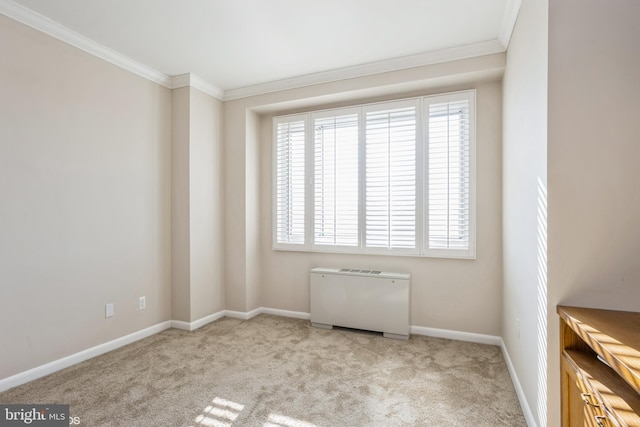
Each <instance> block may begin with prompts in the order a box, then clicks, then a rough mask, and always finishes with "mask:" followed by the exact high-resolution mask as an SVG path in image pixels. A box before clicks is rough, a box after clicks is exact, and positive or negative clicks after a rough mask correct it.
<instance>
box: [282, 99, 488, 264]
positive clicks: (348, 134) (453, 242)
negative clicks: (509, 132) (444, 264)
mask: <svg viewBox="0 0 640 427" xmlns="http://www.w3.org/2000/svg"><path fill="white" fill-rule="evenodd" d="M273 182H274V193H273V194H274V220H273V224H274V226H273V235H274V239H273V240H274V248H275V249H288V250H304V251H323V252H353V253H382V254H396V255H414V256H436V257H451V258H474V257H475V92H474V91H465V92H459V93H453V94H445V95H438V96H429V97H424V98H414V99H407V100H400V101H392V102H385V103H378V104H369V105H362V106H357V107H351V108H342V109H335V110H325V111H318V112H314V113H305V114H298V115H292V116H283V117H276V118H274V181H273Z"/></svg>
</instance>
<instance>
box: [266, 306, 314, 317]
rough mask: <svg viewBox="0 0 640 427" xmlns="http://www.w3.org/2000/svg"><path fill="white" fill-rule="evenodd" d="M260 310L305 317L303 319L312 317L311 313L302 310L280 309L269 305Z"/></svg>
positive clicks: (283, 315) (276, 314) (274, 313)
mask: <svg viewBox="0 0 640 427" xmlns="http://www.w3.org/2000/svg"><path fill="white" fill-rule="evenodd" d="M260 310H261V312H262V313H264V314H273V315H274V316H281V317H292V318H294V319H303V320H309V319H311V314H310V313H304V312H302V311H289V310H280V309H277V308H267V307H261V309H260Z"/></svg>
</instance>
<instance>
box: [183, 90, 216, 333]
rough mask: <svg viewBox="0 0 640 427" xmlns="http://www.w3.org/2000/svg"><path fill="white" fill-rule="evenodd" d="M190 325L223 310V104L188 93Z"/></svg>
mask: <svg viewBox="0 0 640 427" xmlns="http://www.w3.org/2000/svg"><path fill="white" fill-rule="evenodd" d="M189 91H190V107H189V117H190V126H189V137H190V144H189V148H190V150H189V159H190V168H189V171H190V174H189V182H190V185H189V192H188V193H189V197H190V208H189V217H190V238H189V240H190V250H189V254H190V269H191V274H190V281H191V287H190V300H191V316H190V321H192V322H193V321H195V320H198V319H201V318H203V317H205V316H208V315H210V314H213V313H217V312H219V311H221V310H224V309H225V298H224V286H223V282H222V279H223V275H224V272H223V269H224V263H223V259H224V256H223V255H224V254H223V247H224V242H223V234H224V233H223V205H222V187H223V185H222V178H223V167H222V166H223V164H222V111H223V107H222V101H220V100H218V99H216V98H214V97H212V96H210V95H207V94H205V93H203V92H200V91H199V90H197V89H193V88H191V89H189Z"/></svg>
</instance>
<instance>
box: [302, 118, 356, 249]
mask: <svg viewBox="0 0 640 427" xmlns="http://www.w3.org/2000/svg"><path fill="white" fill-rule="evenodd" d="M313 123H314V130H315V134H314V178H313V182H314V209H313V217H314V244H315V245H328V246H358V240H359V239H358V230H359V223H358V200H359V198H358V193H359V188H358V176H359V175H358V173H359V172H358V151H359V150H358V114H357V113H346V114H341V113H339V114H338V115H330V116H328V117H314V120H313Z"/></svg>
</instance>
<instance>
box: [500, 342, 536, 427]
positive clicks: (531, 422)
mask: <svg viewBox="0 0 640 427" xmlns="http://www.w3.org/2000/svg"><path fill="white" fill-rule="evenodd" d="M500 348H501V349H502V355H503V357H504V361H505V363H506V364H507V369H508V370H509V376H511V381H512V382H513V387H514V388H515V389H516V395H517V396H518V400H519V401H520V407H521V408H522V413H523V414H524V419H525V421H526V422H527V426H528V427H538V424H537V423H536V421H535V419H534V418H533V412H531V408H530V407H529V402H527V397H526V396H525V394H524V390H523V389H522V385H520V380H519V379H518V374H517V373H516V369H515V367H514V366H513V363H512V362H511V357H509V352H508V351H507V346H506V345H505V344H504V341H503V340H502V338H500Z"/></svg>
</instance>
